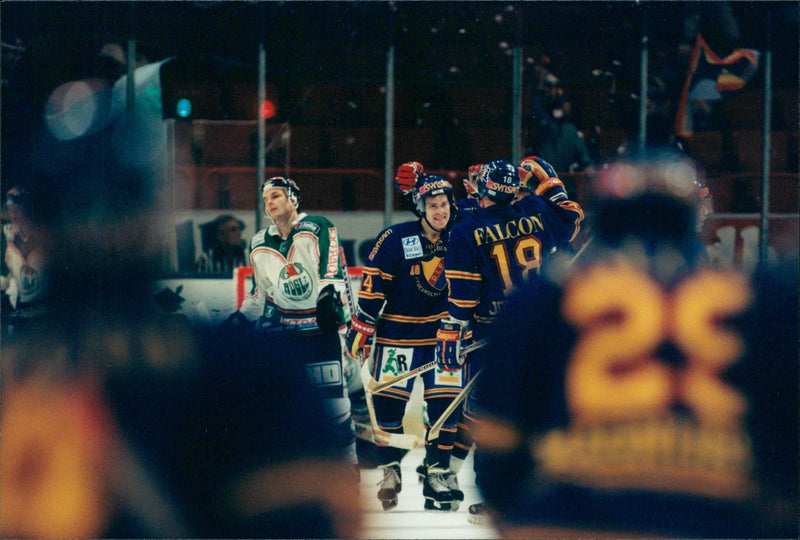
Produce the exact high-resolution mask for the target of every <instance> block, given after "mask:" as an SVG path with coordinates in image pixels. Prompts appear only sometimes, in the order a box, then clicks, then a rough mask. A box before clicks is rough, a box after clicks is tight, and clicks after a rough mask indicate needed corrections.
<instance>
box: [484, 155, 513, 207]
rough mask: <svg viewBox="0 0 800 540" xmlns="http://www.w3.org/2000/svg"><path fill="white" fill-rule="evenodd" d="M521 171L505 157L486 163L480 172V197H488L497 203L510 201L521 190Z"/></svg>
mask: <svg viewBox="0 0 800 540" xmlns="http://www.w3.org/2000/svg"><path fill="white" fill-rule="evenodd" d="M519 187H520V179H519V171H517V168H516V167H515V166H514V165H513V164H512V163H511V162H510V161H507V160H505V159H496V160H494V161H490V162H488V163H486V164H484V166H483V167H481V170H480V172H479V173H478V198H479V199H482V198H484V197H488V198H489V199H490V200H492V201H494V202H495V203H501V204H502V203H509V202H511V201H513V200H514V196H515V195H516V194H517V191H519Z"/></svg>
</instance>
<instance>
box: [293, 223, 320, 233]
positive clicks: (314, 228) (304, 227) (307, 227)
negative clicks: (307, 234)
mask: <svg viewBox="0 0 800 540" xmlns="http://www.w3.org/2000/svg"><path fill="white" fill-rule="evenodd" d="M294 228H295V230H298V231H311V232H312V233H314V234H316V235H319V231H320V229H319V225H317V224H316V223H314V222H313V221H301V222H300V223H298V224H297V225H295V226H294Z"/></svg>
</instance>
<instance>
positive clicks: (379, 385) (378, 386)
mask: <svg viewBox="0 0 800 540" xmlns="http://www.w3.org/2000/svg"><path fill="white" fill-rule="evenodd" d="M487 343H489V340H488V338H487V339H482V340H480V341H475V342H473V343H470V344H469V345H465V346H464V347H463V348H462V349H461V354H460V356H461V357H462V358H463V357H465V356H466V355H468V354H469V353H471V352H472V351H474V350H476V349H480V348H481V347H484V346H486V344H487ZM437 362H438V361H437V360H434V361H433V362H428V363H427V364H423V365H421V366H419V367H416V368H414V369H412V370H410V371H406V372H405V373H401V374H400V375H397V376H395V377H392V378H391V379H387V380H385V381H383V382H378V381H376V380H375V379H373V378H372V377H370V379H369V386H368V387H366V388H368V389H369V391H370V392H372V393H373V394H375V393H377V392H380V391H382V390H386V389H387V388H389V387H390V386H394V385H396V384H400V383H401V382H403V381H405V380H408V379H410V378H411V377H414V376H416V375H419V374H421V373H425V372H426V371H430V370H432V369H433V368H435V367H436V364H437Z"/></svg>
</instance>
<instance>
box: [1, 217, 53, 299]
mask: <svg viewBox="0 0 800 540" xmlns="http://www.w3.org/2000/svg"><path fill="white" fill-rule="evenodd" d="M0 249H2V252H3V262H2V285H3V287H2V288H3V290H4V291H5V292H6V294H8V295H9V298H10V299H11V305H12V306H14V307H16V306H17V305H18V304H19V305H20V306H22V307H25V305H26V304H30V303H32V302H36V301H39V300H42V299H44V298H45V296H46V294H47V285H48V284H47V272H46V260H45V255H44V251H43V249H42V247H41V245H40V243H39V242H37V241H36V240H35V239H32V238H31V239H27V240H25V239H23V237H22V234H21V233H20V231H19V229H17V227H16V225H14V224H13V223H7V224H5V225H3V235H2V247H1V248H0Z"/></svg>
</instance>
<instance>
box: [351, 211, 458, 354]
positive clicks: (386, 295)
mask: <svg viewBox="0 0 800 540" xmlns="http://www.w3.org/2000/svg"><path fill="white" fill-rule="evenodd" d="M446 250H447V233H443V234H442V237H441V238H440V239H439V241H438V242H431V241H430V240H428V239H427V238H426V237H425V236H424V235H423V231H422V226H421V225H420V223H419V221H409V222H406V223H400V224H397V225H393V226H391V227H388V228H387V229H384V230H383V231H381V233H380V234H379V235H378V237H377V239H376V241H375V246H374V247H373V248H372V251H371V252H370V254H369V256H368V257H367V262H366V264H365V265H364V271H363V274H362V278H361V289H360V290H359V293H358V309H359V311H361V312H362V313H365V314H366V315H368V316H369V317H371V318H372V319H373V320H377V321H378V324H377V331H376V339H375V341H376V343H379V344H384V345H395V346H407V347H416V346H421V345H435V344H436V330H437V329H438V328H439V320H440V319H441V318H443V317H445V316H446V315H447V282H446V281H445V277H444V255H445V251H446ZM379 315H380V318H379V317H378V316H379Z"/></svg>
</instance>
